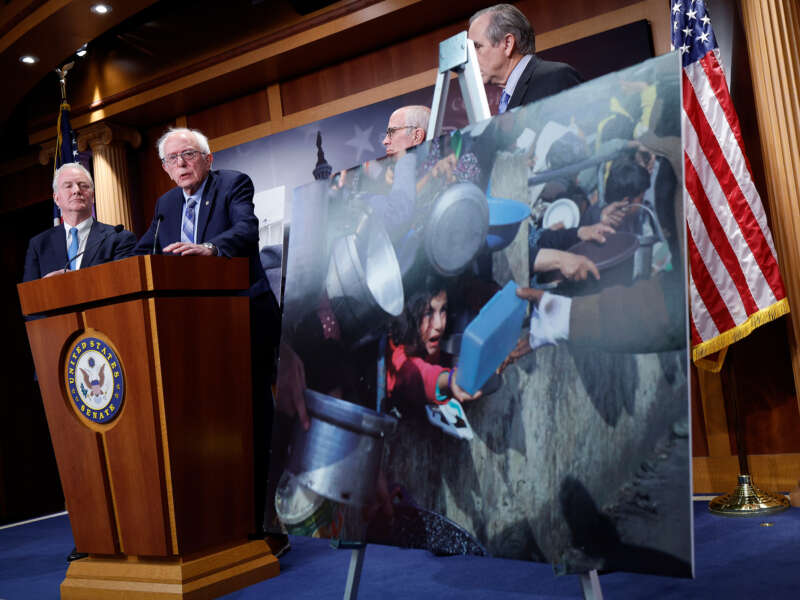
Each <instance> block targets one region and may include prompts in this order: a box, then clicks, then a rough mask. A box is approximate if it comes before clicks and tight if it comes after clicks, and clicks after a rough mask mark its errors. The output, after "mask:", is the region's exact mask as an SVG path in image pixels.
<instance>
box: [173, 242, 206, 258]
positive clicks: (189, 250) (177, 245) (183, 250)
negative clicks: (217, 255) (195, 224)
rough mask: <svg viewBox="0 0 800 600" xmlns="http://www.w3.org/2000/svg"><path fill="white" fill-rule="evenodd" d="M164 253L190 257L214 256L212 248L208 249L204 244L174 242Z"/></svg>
mask: <svg viewBox="0 0 800 600" xmlns="http://www.w3.org/2000/svg"><path fill="white" fill-rule="evenodd" d="M164 253H165V254H166V253H170V254H180V255H181V256H189V255H190V254H196V255H197V256H214V253H213V252H211V249H210V248H206V247H205V246H203V245H202V244H190V243H189V242H172V243H171V244H170V245H169V246H166V247H165V248H164Z"/></svg>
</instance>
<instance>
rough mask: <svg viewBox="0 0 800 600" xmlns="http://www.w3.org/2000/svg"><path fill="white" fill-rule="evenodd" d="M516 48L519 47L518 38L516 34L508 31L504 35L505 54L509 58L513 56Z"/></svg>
mask: <svg viewBox="0 0 800 600" xmlns="http://www.w3.org/2000/svg"><path fill="white" fill-rule="evenodd" d="M516 49H517V40H516V38H515V37H514V34H513V33H507V34H506V35H505V36H504V37H503V54H505V56H506V57H507V58H511V56H512V55H513V54H514V52H515V51H516Z"/></svg>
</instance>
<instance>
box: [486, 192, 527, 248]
mask: <svg viewBox="0 0 800 600" xmlns="http://www.w3.org/2000/svg"><path fill="white" fill-rule="evenodd" d="M488 203H489V231H488V233H487V234H486V246H487V247H488V249H489V250H490V251H491V252H496V251H497V250H502V249H503V248H505V247H506V246H508V245H509V244H510V243H511V242H512V241H514V236H516V235H517V231H519V225H520V223H522V221H524V220H525V219H526V218H527V217H528V216H530V214H531V209H530V207H529V206H528V205H527V204H525V203H524V202H518V201H517V200H510V199H508V198H492V197H490V198H489V201H488Z"/></svg>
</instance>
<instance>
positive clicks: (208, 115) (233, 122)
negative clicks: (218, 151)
mask: <svg viewBox="0 0 800 600" xmlns="http://www.w3.org/2000/svg"><path fill="white" fill-rule="evenodd" d="M271 118H272V117H271V115H270V110H269V105H268V102H267V91H266V89H264V90H261V91H259V92H255V93H253V94H248V95H247V96H242V97H241V98H236V99H235V100H231V101H230V102H225V103H224V104H219V105H217V106H214V107H212V108H209V109H207V110H203V111H200V112H198V113H194V114H191V115H187V116H186V126H187V127H190V128H192V129H199V130H200V131H202V132H203V133H204V134H206V135H207V136H208V137H209V138H211V139H213V138H217V137H220V136H223V135H226V134H228V133H233V132H234V131H239V130H241V129H246V128H248V127H252V126H253V125H257V124H259V123H263V122H264V121H269V120H270V119H271Z"/></svg>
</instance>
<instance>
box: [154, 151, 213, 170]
mask: <svg viewBox="0 0 800 600" xmlns="http://www.w3.org/2000/svg"><path fill="white" fill-rule="evenodd" d="M200 154H202V155H203V156H205V152H200V150H184V151H183V152H178V153H176V154H168V155H167V156H165V157H164V158H162V159H161V162H163V163H164V164H167V165H169V166H174V165H177V164H178V160H179V159H181V158H182V159H183V160H184V162H187V163H188V162H192V161H194V160H196V159H197V157H198V156H199V155H200Z"/></svg>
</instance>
